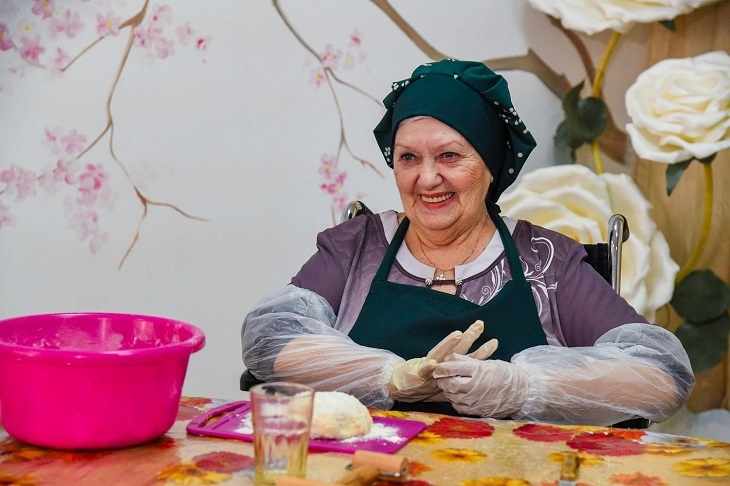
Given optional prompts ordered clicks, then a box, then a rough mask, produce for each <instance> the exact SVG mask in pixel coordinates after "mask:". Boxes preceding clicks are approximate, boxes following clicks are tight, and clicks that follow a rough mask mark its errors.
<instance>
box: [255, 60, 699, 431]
mask: <svg viewBox="0 0 730 486" xmlns="http://www.w3.org/2000/svg"><path fill="white" fill-rule="evenodd" d="M384 104H385V107H386V110H387V111H386V114H385V116H384V117H383V119H382V120H381V122H380V123H379V124H378V126H377V127H376V128H375V130H374V133H375V138H376V140H377V142H378V145H379V146H380V149H381V151H382V153H383V156H384V159H385V162H386V163H387V164H388V165H389V166H390V167H392V168H393V169H394V177H395V182H396V185H397V187H398V191H399V193H400V196H401V201H402V203H403V207H404V212H403V213H396V212H394V211H386V212H384V213H380V214H372V215H367V216H361V217H358V218H354V219H352V220H350V221H348V222H346V223H343V224H341V225H338V226H336V227H334V228H331V229H328V230H326V231H324V232H322V233H321V234H320V235H319V237H318V240H317V244H318V252H317V253H316V254H315V255H313V256H312V257H311V258H310V260H309V261H308V262H306V263H305V264H304V266H303V267H302V268H301V270H300V271H299V273H298V274H297V275H295V276H294V278H293V279H292V280H291V282H290V284H289V285H287V286H286V287H284V288H283V289H281V290H280V291H278V292H275V293H274V294H272V295H269V296H267V297H265V298H264V299H263V300H262V301H261V302H259V303H258V304H257V305H256V306H255V307H254V308H253V309H252V310H251V312H250V313H249V314H248V316H247V317H246V319H245V321H244V325H243V328H242V346H243V359H244V364H245V365H246V367H247V368H248V369H249V371H250V372H251V373H253V374H254V376H256V377H257V378H259V379H262V380H264V381H272V380H289V381H297V382H301V383H306V384H309V385H311V386H313V387H314V388H315V389H317V390H336V391H341V392H346V393H349V394H351V395H354V396H355V397H357V398H358V399H360V400H361V401H362V402H363V403H365V404H366V405H372V406H375V407H380V408H396V409H404V410H426V411H435V412H442V413H450V414H461V415H476V416H481V417H497V418H503V417H513V418H516V419H520V420H540V421H550V422H555V423H589V424H597V425H608V424H614V423H616V422H620V421H622V420H627V419H630V418H633V417H636V416H639V417H644V418H648V419H650V420H654V421H662V420H665V419H666V418H668V417H669V416H671V415H672V414H673V413H674V412H675V411H676V410H677V409H678V408H679V407H680V406H681V405H682V404H683V403H684V401H685V400H686V398H687V396H688V394H689V392H690V390H691V388H692V386H693V384H694V377H693V376H692V372H691V368H690V366H689V361H688V358H687V355H686V353H685V352H684V350H683V348H682V346H681V344H680V343H679V341H678V340H677V338H676V337H675V336H674V335H673V334H671V333H670V332H668V331H666V330H664V329H662V328H660V327H658V326H655V325H651V324H649V323H648V322H647V321H646V320H645V319H644V318H643V317H642V316H640V315H639V314H637V312H636V311H635V310H634V309H633V308H632V307H631V306H630V305H629V304H628V303H627V302H626V301H625V300H624V299H622V298H621V297H620V296H619V295H617V294H616V293H615V292H614V290H613V289H612V288H611V286H610V285H609V284H608V283H607V282H606V281H605V280H603V279H602V277H600V275H599V274H598V273H597V272H595V271H594V270H593V268H592V267H591V266H590V265H589V264H588V263H587V262H586V252H585V249H584V247H583V245H581V244H579V243H577V242H575V241H574V240H572V239H571V238H569V237H567V236H564V235H561V234H559V233H556V232H554V231H550V230H548V229H545V228H542V227H539V226H536V225H533V224H531V223H529V222H527V221H523V220H515V219H511V218H506V217H501V216H500V215H499V211H500V210H499V207H498V206H497V202H498V200H499V197H500V195H501V194H502V192H503V191H504V190H505V189H506V188H507V187H509V186H510V185H511V184H512V183H513V182H514V181H515V179H516V178H517V175H518V174H519V172H520V169H521V168H522V166H523V165H524V163H525V160H526V159H527V156H528V155H529V154H530V152H531V151H532V149H533V148H534V147H535V141H534V139H533V137H532V135H531V134H530V132H529V130H528V129H527V128H526V127H525V125H524V123H523V122H522V120H521V119H520V117H519V115H518V114H517V112H516V110H515V108H514V107H513V106H512V101H511V97H510V94H509V90H508V88H507V83H506V81H505V80H504V78H502V77H501V76H499V75H497V74H496V73H494V72H493V71H491V70H490V69H489V68H487V67H486V66H485V65H484V64H482V63H478V62H467V61H457V60H453V59H446V60H443V61H440V62H436V63H429V64H424V65H422V66H420V67H418V68H417V69H416V70H415V71H414V72H413V74H412V75H411V77H410V78H408V79H406V80H403V81H399V82H396V83H393V85H392V91H391V93H390V94H389V95H388V96H387V97H386V98H385V100H384Z"/></svg>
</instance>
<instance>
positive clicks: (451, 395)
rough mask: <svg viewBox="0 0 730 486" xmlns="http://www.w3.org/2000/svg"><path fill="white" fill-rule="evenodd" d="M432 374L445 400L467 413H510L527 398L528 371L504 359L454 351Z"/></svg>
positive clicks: (483, 414) (504, 415)
mask: <svg viewBox="0 0 730 486" xmlns="http://www.w3.org/2000/svg"><path fill="white" fill-rule="evenodd" d="M433 376H434V378H436V382H437V384H438V386H439V388H441V390H442V391H443V394H444V397H445V398H446V400H448V401H449V402H451V404H452V405H453V406H454V408H455V409H456V411H457V412H459V413H463V414H467V415H478V416H480V417H495V418H504V417H509V416H511V415H514V414H516V413H517V412H519V411H520V410H521V409H522V406H523V405H524V403H525V400H526V399H527V383H528V377H527V373H526V372H525V371H524V370H523V369H522V368H520V367H519V366H516V365H513V364H512V363H507V362H505V361H500V360H489V361H480V360H477V359H474V358H472V357H469V356H460V355H453V356H451V357H450V358H449V360H448V361H444V362H443V363H441V364H439V365H438V366H437V367H436V369H435V370H434V372H433Z"/></svg>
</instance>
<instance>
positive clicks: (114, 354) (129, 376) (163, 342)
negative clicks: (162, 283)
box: [0, 313, 205, 450]
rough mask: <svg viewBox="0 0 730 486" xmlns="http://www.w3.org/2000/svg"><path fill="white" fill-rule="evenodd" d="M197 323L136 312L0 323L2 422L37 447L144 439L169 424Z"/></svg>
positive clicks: (197, 336) (196, 341)
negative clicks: (134, 313) (194, 324)
mask: <svg viewBox="0 0 730 486" xmlns="http://www.w3.org/2000/svg"><path fill="white" fill-rule="evenodd" d="M204 345H205V336H204V335H203V332H202V331H201V330H200V329H198V328H197V327H195V326H192V325H190V324H186V323H183V322H179V321H174V320H170V319H165V318H162V317H151V316H143V315H133V314H104V313H76V314H45V315H35V316H25V317H16V318H13V319H6V320H3V321H0V422H2V425H3V426H4V427H5V430H6V431H7V432H8V434H10V435H11V436H13V437H15V438H16V439H18V440H21V441H24V442H28V443H30V444H34V445H37V446H42V447H51V448H57V449H74V450H81V449H106V448H115V447H125V446H131V445H136V444H141V443H143V442H147V441H149V440H152V439H154V438H156V437H159V436H161V435H163V434H164V433H165V432H167V431H168V430H169V429H170V427H172V424H173V423H174V422H175V416H176V414H177V410H178V405H179V402H180V394H181V392H182V386H183V381H184V380H185V373H186V371H187V367H188V361H189V359H190V355H191V354H192V353H194V352H196V351H198V350H200V349H201V348H202V347H203V346H204Z"/></svg>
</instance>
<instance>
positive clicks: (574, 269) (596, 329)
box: [555, 242, 648, 346]
mask: <svg viewBox="0 0 730 486" xmlns="http://www.w3.org/2000/svg"><path fill="white" fill-rule="evenodd" d="M586 256H587V255H586V251H585V249H584V248H583V245H580V244H574V242H571V245H570V247H569V250H567V255H566V259H565V261H564V263H563V266H562V269H561V272H560V274H559V275H558V276H557V290H556V293H555V298H556V301H557V312H558V315H559V317H560V327H561V330H562V333H563V336H564V338H565V344H566V345H567V346H590V345H592V344H593V343H595V342H596V340H597V339H598V338H599V337H600V336H602V335H604V334H605V333H607V332H608V331H610V330H611V329H614V328H616V327H617V326H620V325H622V324H627V323H645V324H646V323H648V321H647V320H646V318H644V316H642V315H640V314H639V313H637V312H636V310H634V308H633V307H631V304H629V303H628V302H626V300H625V299H624V298H623V297H621V296H620V295H618V294H617V293H616V292H615V291H614V290H613V289H612V287H611V285H610V284H609V283H608V282H606V280H604V279H603V277H602V276H601V275H599V273H598V272H596V271H595V270H594V269H593V267H591V266H590V264H589V263H588V262H586V261H585V258H586Z"/></svg>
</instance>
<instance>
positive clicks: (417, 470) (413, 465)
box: [408, 461, 433, 476]
mask: <svg viewBox="0 0 730 486" xmlns="http://www.w3.org/2000/svg"><path fill="white" fill-rule="evenodd" d="M428 471H433V468H432V467H431V466H429V465H428V464H424V463H422V462H418V461H410V462H409V463H408V475H409V476H420V475H421V474H423V473H425V472H428Z"/></svg>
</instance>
